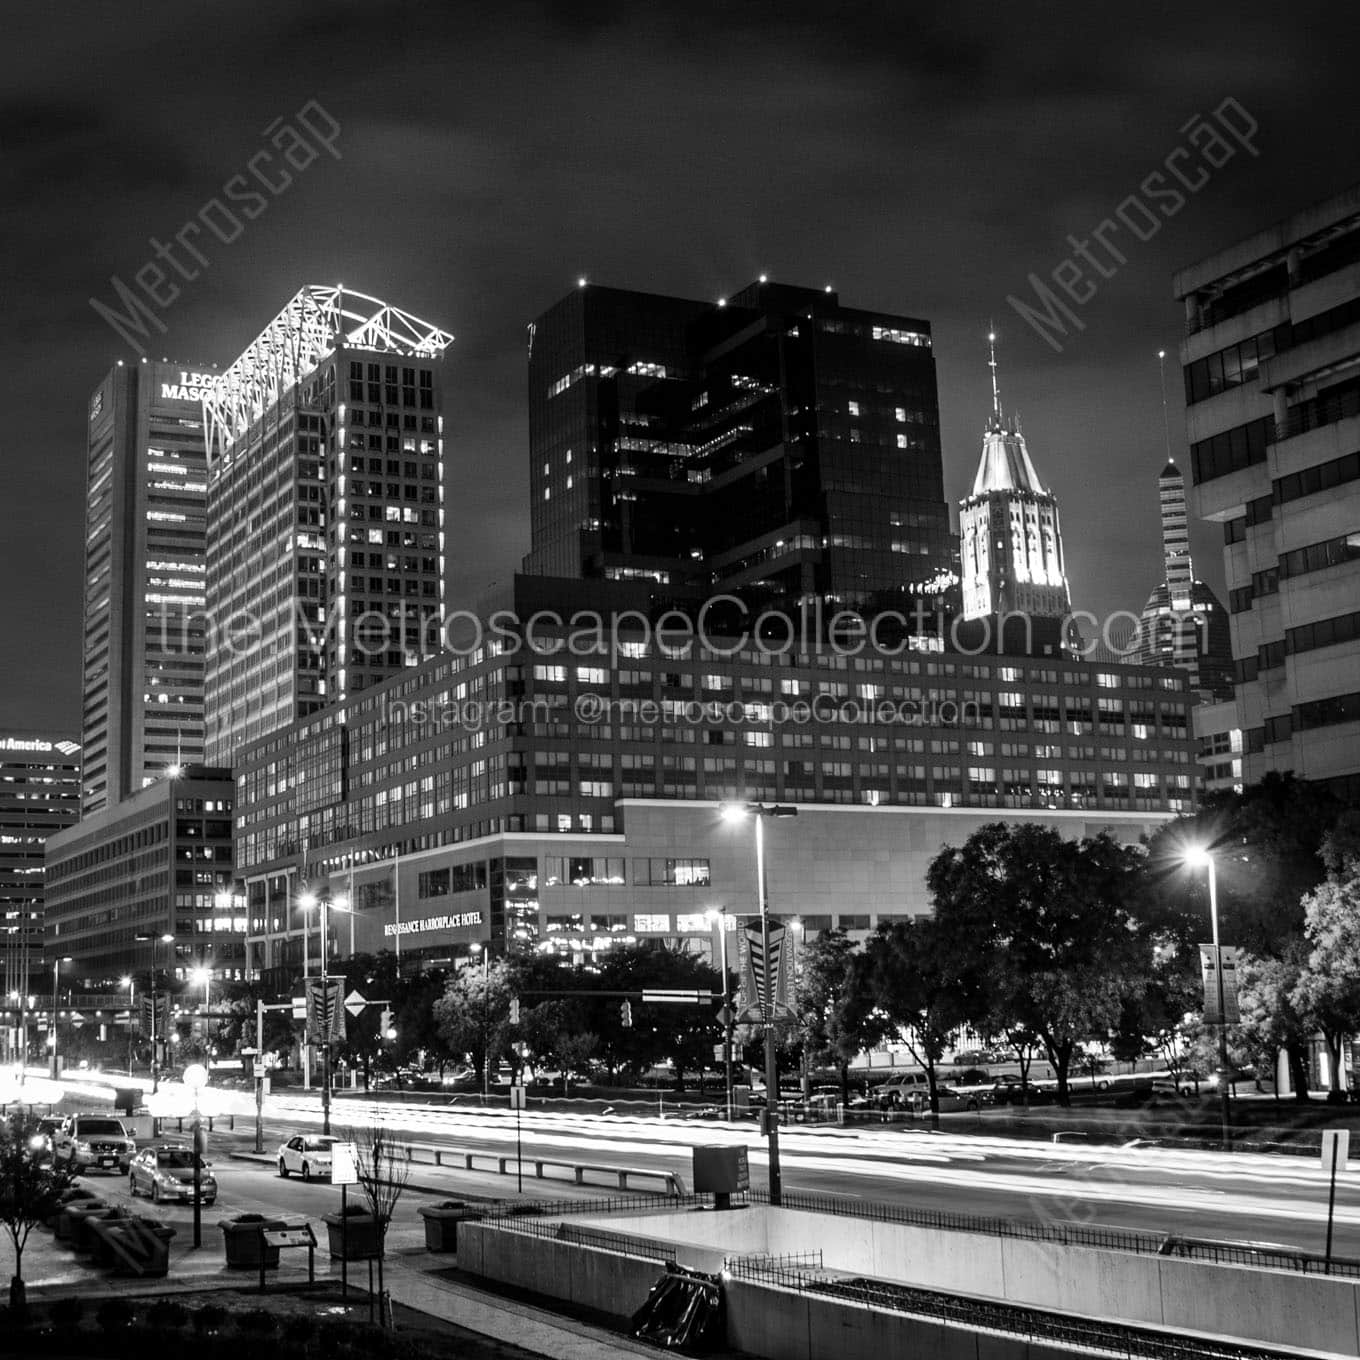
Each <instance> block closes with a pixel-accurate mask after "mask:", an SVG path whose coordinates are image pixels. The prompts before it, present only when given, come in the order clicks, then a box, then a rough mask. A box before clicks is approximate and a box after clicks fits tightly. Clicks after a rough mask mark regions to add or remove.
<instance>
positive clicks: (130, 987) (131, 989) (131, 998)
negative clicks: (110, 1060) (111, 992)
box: [118, 975, 137, 1076]
mask: <svg viewBox="0 0 1360 1360" xmlns="http://www.w3.org/2000/svg"><path fill="white" fill-rule="evenodd" d="M118 985H119V987H126V988H127V994H128V1076H131V1075H132V1013H133V1011H134V1010H135V1009H136V1005H137V983H136V982H135V981H134V980H133V978H132V976H131V975H129V976H127V977H122V978H119V979H118Z"/></svg>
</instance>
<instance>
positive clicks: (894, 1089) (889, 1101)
mask: <svg viewBox="0 0 1360 1360" xmlns="http://www.w3.org/2000/svg"><path fill="white" fill-rule="evenodd" d="M929 1090H930V1083H929V1082H928V1081H927V1080H926V1074H925V1073H924V1072H900V1073H898V1075H896V1076H893V1077H889V1078H888V1080H887V1081H885V1082H882V1083H880V1084H879V1085H878V1086H876V1087H874V1088H873V1089H871V1090H870V1092H869V1096H870V1098H871V1099H872V1100H875V1101H877V1102H878V1106H879V1108H880V1109H884V1110H887V1109H891V1108H893V1107H894V1106H898V1105H908V1104H910V1103H911V1098H912V1095H913V1094H914V1093H915V1092H917V1091H927V1092H928V1091H929Z"/></svg>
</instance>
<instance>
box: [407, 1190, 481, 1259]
mask: <svg viewBox="0 0 1360 1360" xmlns="http://www.w3.org/2000/svg"><path fill="white" fill-rule="evenodd" d="M419 1212H420V1216H421V1218H423V1219H424V1220H425V1250H426V1251H454V1252H456V1251H457V1250H458V1225H459V1224H460V1223H465V1222H467V1220H468V1219H478V1218H481V1214H480V1213H479V1212H477V1211H476V1210H475V1209H469V1208H468V1207H467V1205H466V1204H464V1203H463V1201H462V1200H459V1199H446V1200H445V1201H444V1202H443V1203H442V1204H430V1205H427V1206H426V1207H425V1208H423V1209H421V1210H420V1211H419Z"/></svg>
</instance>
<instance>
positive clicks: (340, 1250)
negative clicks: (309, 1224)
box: [321, 1208, 383, 1261]
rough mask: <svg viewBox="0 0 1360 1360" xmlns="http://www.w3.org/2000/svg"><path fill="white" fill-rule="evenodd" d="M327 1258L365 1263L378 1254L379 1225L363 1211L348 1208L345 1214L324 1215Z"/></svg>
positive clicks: (381, 1236)
mask: <svg viewBox="0 0 1360 1360" xmlns="http://www.w3.org/2000/svg"><path fill="white" fill-rule="evenodd" d="M321 1221H322V1222H323V1223H324V1224H325V1225H326V1232H327V1235H328V1236H329V1238H330V1249H331V1257H332V1258H333V1259H334V1260H336V1261H340V1260H345V1261H368V1260H371V1259H373V1258H375V1257H378V1256H381V1255H382V1240H383V1233H382V1225H381V1224H380V1223H379V1222H378V1220H377V1219H376V1218H374V1217H373V1215H372V1214H371V1213H369V1212H368V1210H367V1209H355V1208H351V1209H350V1211H349V1213H347V1214H324V1215H323V1216H322V1219H321Z"/></svg>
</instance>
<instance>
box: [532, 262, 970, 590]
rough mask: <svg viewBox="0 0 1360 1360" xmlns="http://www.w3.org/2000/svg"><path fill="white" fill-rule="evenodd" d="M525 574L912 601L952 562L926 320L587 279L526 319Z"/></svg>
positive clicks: (802, 295)
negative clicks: (644, 289)
mask: <svg viewBox="0 0 1360 1360" xmlns="http://www.w3.org/2000/svg"><path fill="white" fill-rule="evenodd" d="M529 450H530V487H531V497H532V511H531V528H532V547H531V550H530V552H529V554H528V556H527V557H526V559H525V570H526V571H527V572H529V573H530V574H533V575H548V576H558V577H593V578H597V579H605V580H635V581H645V582H649V583H651V584H652V585H653V586H654V587H656V588H657V589H656V591H655V593H656V594H657V595H659V596H661V597H668V598H670V599H672V600H684V599H686V598H688V599H691V600H693V599H702V598H704V597H706V596H709V595H712V594H721V593H732V594H736V595H739V596H741V597H742V598H743V599H745V600H747V601H749V602H751V603H752V604H753V605H757V606H764V605H769V606H771V607H775V608H785V609H788V608H792V607H796V606H798V605H800V604H806V603H808V602H810V601H813V600H819V601H821V602H823V603H826V604H835V605H838V606H846V607H852V608H874V607H877V606H884V605H887V606H892V605H898V606H900V603H901V601H902V600H903V598H904V596H906V597H909V596H911V595H913V594H922V593H926V594H935V593H938V591H939V590H940V589H941V578H943V577H946V576H948V574H949V573H950V571H951V568H952V565H953V546H954V545H953V539H952V536H951V534H950V528H949V510H948V506H947V504H946V502H945V499H944V478H943V467H942V460H941V454H940V433H939V413H938V403H937V397H936V381H935V361H934V356H933V353H932V350H931V336H930V327H929V324H928V323H926V322H924V321H921V320H918V319H915V318H911V317H902V316H896V315H891V314H889V313H886V312H876V311H866V310H859V309H855V308H849V307H843V306H842V305H841V303H840V301H839V299H838V298H837V296H836V294H835V293H834V292H832V291H831V290H830V289H826V290H820V289H808V288H796V287H789V286H785V285H780V284H774V283H770V282H768V281H767V280H764V279H762V280H761V281H759V282H757V283H754V284H752V285H750V286H749V287H748V288H745V289H743V290H742V291H741V292H740V293H737V294H735V295H733V296H732V297H730V298H726V299H723V300H721V301H719V302H717V303H705V302H697V301H692V300H687V299H682V298H671V297H659V296H655V295H652V294H647V293H637V292H628V291H623V290H618V289H613V288H601V287H597V286H595V285H593V284H591V285H586V284H583V285H582V286H581V287H579V288H578V289H577V290H576V291H575V292H573V293H571V294H569V295H568V296H567V297H565V298H563V299H562V301H560V302H559V303H557V304H556V305H555V306H554V307H552V308H550V309H549V310H548V311H547V312H546V313H544V314H543V315H542V316H541V317H539V318H538V320H537V321H535V322H534V323H533V325H531V326H530V328H529Z"/></svg>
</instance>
